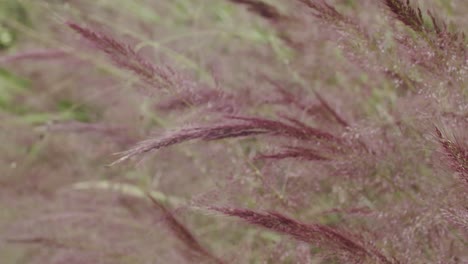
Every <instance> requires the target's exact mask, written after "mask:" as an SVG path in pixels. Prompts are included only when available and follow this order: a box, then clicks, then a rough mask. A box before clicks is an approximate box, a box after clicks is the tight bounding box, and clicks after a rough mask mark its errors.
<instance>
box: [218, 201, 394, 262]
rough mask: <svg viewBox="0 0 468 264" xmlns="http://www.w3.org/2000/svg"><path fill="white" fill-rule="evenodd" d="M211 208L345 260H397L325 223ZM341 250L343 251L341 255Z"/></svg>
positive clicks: (271, 213) (269, 213)
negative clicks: (320, 247) (315, 245)
mask: <svg viewBox="0 0 468 264" xmlns="http://www.w3.org/2000/svg"><path fill="white" fill-rule="evenodd" d="M210 209H211V210H214V211H217V212H220V213H222V214H225V215H228V216H234V217H238V218H240V219H242V220H244V221H246V222H247V223H250V224H253V225H257V226H260V227H263V228H267V229H270V230H272V231H275V232H278V233H282V234H286V235H289V236H291V237H293V238H295V239H297V240H300V241H303V242H306V243H312V244H318V245H320V246H322V247H325V248H328V249H329V250H331V251H332V252H333V253H334V254H337V255H339V256H340V257H341V258H342V260H343V261H348V262H352V263H362V262H363V261H365V259H366V258H371V259H373V260H374V261H377V263H385V264H390V263H397V262H394V261H391V260H389V259H387V258H386V257H385V256H384V255H383V254H382V253H380V252H379V251H378V250H377V249H375V248H374V247H373V246H372V245H370V244H366V243H364V242H362V241H359V239H358V238H357V236H355V235H351V234H350V233H347V232H345V231H343V230H336V229H333V228H330V227H328V226H325V225H319V224H304V223H301V222H299V221H296V220H294V219H291V218H289V217H286V216H284V215H282V214H280V213H277V212H267V213H259V212H255V211H252V210H248V209H240V208H227V207H212V208H210ZM340 253H343V256H341V254H340Z"/></svg>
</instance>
